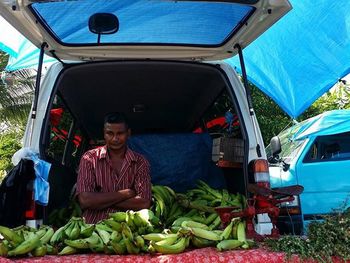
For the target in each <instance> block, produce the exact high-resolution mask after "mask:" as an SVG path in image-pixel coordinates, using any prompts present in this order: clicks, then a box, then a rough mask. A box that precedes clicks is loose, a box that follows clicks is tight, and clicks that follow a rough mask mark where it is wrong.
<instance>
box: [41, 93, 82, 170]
mask: <svg viewBox="0 0 350 263" xmlns="http://www.w3.org/2000/svg"><path fill="white" fill-rule="evenodd" d="M75 126H76V123H75V120H74V118H73V116H72V114H71V112H70V111H69V110H68V108H67V107H66V106H65V104H64V103H63V101H62V99H61V98H60V96H58V95H56V97H55V99H54V103H53V106H52V109H51V110H50V141H49V144H48V147H47V156H48V157H49V158H52V159H53V160H56V161H59V162H60V163H62V164H65V162H66V160H68V162H69V164H73V165H74V166H75V165H76V162H77V160H79V158H80V154H81V153H80V149H81V148H82V138H83V137H82V133H81V131H80V129H79V128H76V127H75Z"/></svg>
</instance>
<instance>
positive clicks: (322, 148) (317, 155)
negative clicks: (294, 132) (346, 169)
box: [304, 132, 350, 162]
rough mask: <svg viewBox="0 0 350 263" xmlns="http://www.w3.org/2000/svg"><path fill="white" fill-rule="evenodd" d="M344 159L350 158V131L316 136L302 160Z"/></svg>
mask: <svg viewBox="0 0 350 263" xmlns="http://www.w3.org/2000/svg"><path fill="white" fill-rule="evenodd" d="M346 159H350V132H346V133H341V134H335V135H327V136H319V137H317V138H316V140H315V141H314V143H313V144H312V146H311V147H310V149H309V151H308V153H307V154H306V156H305V158H304V162H325V161H336V160H346Z"/></svg>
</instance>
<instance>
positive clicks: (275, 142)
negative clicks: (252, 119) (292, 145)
mask: <svg viewBox="0 0 350 263" xmlns="http://www.w3.org/2000/svg"><path fill="white" fill-rule="evenodd" d="M270 146H271V154H272V155H271V157H270V158H269V160H268V161H269V162H270V163H277V162H278V160H279V156H278V155H279V154H280V153H281V151H282V148H281V141H280V138H279V137H278V136H274V137H272V138H271V141H270Z"/></svg>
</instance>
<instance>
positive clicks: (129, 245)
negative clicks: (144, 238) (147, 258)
mask: <svg viewBox="0 0 350 263" xmlns="http://www.w3.org/2000/svg"><path fill="white" fill-rule="evenodd" d="M124 242H125V246H126V250H127V251H128V253H129V254H139V253H140V248H138V247H137V246H136V245H134V243H133V242H132V241H131V240H130V239H129V238H124Z"/></svg>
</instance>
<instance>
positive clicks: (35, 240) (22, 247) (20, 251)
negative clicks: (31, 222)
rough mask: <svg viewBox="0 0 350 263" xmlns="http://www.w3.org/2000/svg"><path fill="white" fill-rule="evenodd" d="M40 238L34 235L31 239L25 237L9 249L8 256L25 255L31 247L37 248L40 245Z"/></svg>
mask: <svg viewBox="0 0 350 263" xmlns="http://www.w3.org/2000/svg"><path fill="white" fill-rule="evenodd" d="M40 244H41V242H40V238H39V237H38V236H36V235H34V236H33V237H32V238H31V239H27V240H25V241H23V242H22V243H21V244H19V245H18V246H17V247H15V248H14V249H12V250H10V251H9V252H8V256H9V257H12V256H18V255H25V254H27V253H29V252H31V251H32V250H33V249H35V248H37V247H38V246H40Z"/></svg>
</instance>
